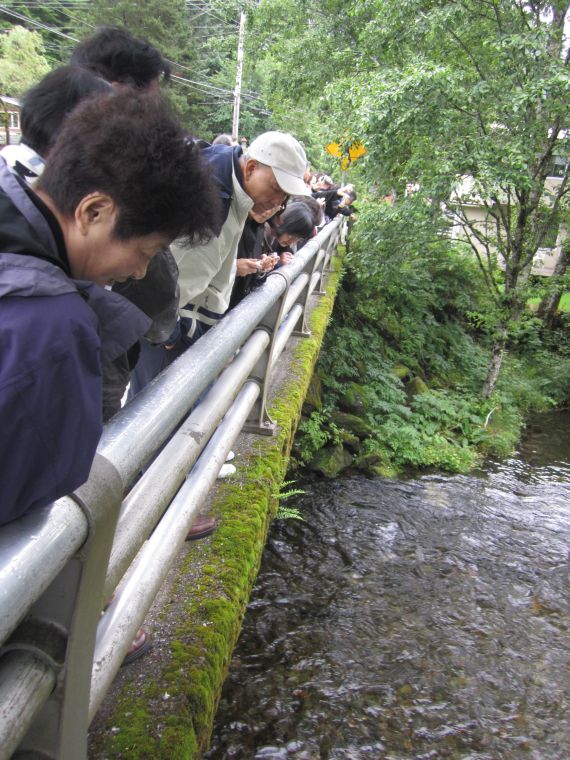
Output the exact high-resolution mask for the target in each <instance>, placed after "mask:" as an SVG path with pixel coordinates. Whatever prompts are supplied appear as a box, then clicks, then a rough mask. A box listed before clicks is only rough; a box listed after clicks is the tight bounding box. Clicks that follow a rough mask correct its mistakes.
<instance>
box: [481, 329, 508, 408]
mask: <svg viewBox="0 0 570 760" xmlns="http://www.w3.org/2000/svg"><path fill="white" fill-rule="evenodd" d="M506 343H507V327H506V325H500V326H499V328H498V330H497V337H496V338H495V344H494V346H493V356H492V358H491V363H490V364H489V369H488V370H487V377H486V378H485V382H484V383H483V397H484V398H489V396H490V395H491V394H492V393H493V391H494V390H495V386H496V385H497V380H498V379H499V372H500V371H501V365H502V363H503V356H504V355H505V346H506Z"/></svg>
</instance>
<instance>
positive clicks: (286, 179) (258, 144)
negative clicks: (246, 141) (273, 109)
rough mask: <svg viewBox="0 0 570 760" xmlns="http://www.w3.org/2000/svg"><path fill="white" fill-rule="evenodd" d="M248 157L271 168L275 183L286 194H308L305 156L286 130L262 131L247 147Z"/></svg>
mask: <svg viewBox="0 0 570 760" xmlns="http://www.w3.org/2000/svg"><path fill="white" fill-rule="evenodd" d="M247 155H248V157H249V158H253V159H255V160H256V161H259V163H260V164H266V165H267V166H270V167H271V168H272V169H273V174H275V179H276V180H277V184H278V185H279V187H280V188H281V189H282V190H283V192H285V193H287V195H310V194H311V191H310V190H309V189H308V188H307V186H306V185H305V182H304V181H303V176H304V174H305V169H306V168H307V156H306V154H305V151H304V150H303V148H302V146H301V144H300V143H299V142H298V140H296V139H295V138H294V137H293V135H290V134H288V133H287V132H264V133H263V134H262V135H259V137H256V138H255V140H254V141H253V142H252V143H251V145H250V146H249V148H248V149H247Z"/></svg>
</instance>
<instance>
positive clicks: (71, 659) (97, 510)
mask: <svg viewBox="0 0 570 760" xmlns="http://www.w3.org/2000/svg"><path fill="white" fill-rule="evenodd" d="M122 492H123V485H122V481H121V478H120V477H119V475H118V473H117V471H116V470H115V468H114V467H113V465H111V464H110V462H108V461H107V460H106V459H104V458H103V457H101V456H99V455H97V456H96V457H95V460H94V462H93V466H92V468H91V474H90V478H89V480H88V482H87V483H86V484H85V485H83V486H82V487H81V488H79V489H78V490H77V491H76V492H75V493H74V494H72V495H71V498H72V499H73V500H74V501H75V502H76V503H77V504H78V506H79V508H80V509H81V510H82V512H83V513H84V515H85V516H86V518H87V521H88V524H89V532H88V537H87V540H86V542H85V544H84V545H83V547H82V548H81V549H80V551H79V552H78V553H77V554H76V555H75V557H73V559H71V560H70V561H69V562H68V563H67V564H66V565H65V567H64V568H63V569H62V570H61V572H60V573H59V575H58V576H57V577H56V578H55V580H54V581H53V582H52V583H51V585H50V586H49V587H48V588H47V589H46V591H45V592H44V593H43V595H42V596H41V597H40V598H39V599H38V600H37V601H36V602H35V604H34V605H33V606H32V607H31V609H30V611H29V613H28V615H27V616H26V617H25V619H24V620H23V622H22V623H21V624H20V626H19V627H18V628H16V630H15V631H14V632H13V633H12V635H11V636H10V638H9V639H8V640H7V641H6V643H5V645H4V647H3V653H4V656H3V657H2V660H1V661H0V662H1V663H2V673H3V674H4V676H5V675H6V674H7V673H8V675H9V677H10V680H12V681H13V679H14V678H18V679H19V680H20V682H21V681H22V680H24V681H27V683H28V684H29V688H28V689H27V690H23V691H22V690H20V692H19V693H18V690H17V689H14V686H15V684H14V683H13V682H12V683H11V684H9V685H11V687H12V688H11V690H10V693H11V694H12V696H13V697H15V698H14V699H13V700H12V701H11V702H10V703H9V705H8V710H9V711H10V714H9V715H7V714H3V715H2V723H6V724H7V725H9V726H10V727H11V731H10V735H9V744H8V745H6V744H3V746H2V754H1V755H0V757H10V756H11V753H12V752H13V751H14V749H16V747H17V746H18V744H19V750H18V753H17V755H16V757H17V756H21V757H34V758H37V757H41V758H57V760H82V759H83V758H86V757H87V729H88V709H89V694H90V688H91V668H92V662H93V651H94V647H95V635H96V631H97V624H98V622H99V617H100V611H101V608H102V606H103V584H104V580H105V571H106V568H107V562H108V558H109V553H110V550H111V545H112V542H113V535H114V531H115V524H116V521H117V517H118V514H119V508H120V504H121V497H122ZM3 680H5V679H3ZM54 687H55V688H54ZM32 689H33V690H34V692H35V690H39V691H40V692H41V696H42V700H43V699H45V697H46V696H47V694H49V697H48V699H47V701H46V702H45V704H43V705H41V701H40V700H38V699H37V697H35V693H34V692H32ZM50 692H51V693H50ZM26 694H27V696H28V697H31V701H32V703H33V704H32V706H31V709H30V705H29V704H28V702H27V701H25V697H26ZM18 707H19V708H20V713H15V710H17V709H18ZM14 713H15V714H14ZM14 726H17V728H18V730H17V731H14V730H13V727H14ZM0 727H1V726H0ZM5 753H6V754H5Z"/></svg>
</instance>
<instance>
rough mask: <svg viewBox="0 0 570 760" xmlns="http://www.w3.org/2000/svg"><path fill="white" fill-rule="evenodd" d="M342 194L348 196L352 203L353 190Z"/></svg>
mask: <svg viewBox="0 0 570 760" xmlns="http://www.w3.org/2000/svg"><path fill="white" fill-rule="evenodd" d="M344 195H346V196H348V198H349V199H350V202H351V203H354V201H355V200H356V193H355V192H354V190H348V191H347V192H345V193H344Z"/></svg>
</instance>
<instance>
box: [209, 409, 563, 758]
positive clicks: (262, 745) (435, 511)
mask: <svg viewBox="0 0 570 760" xmlns="http://www.w3.org/2000/svg"><path fill="white" fill-rule="evenodd" d="M301 486H302V487H303V488H304V489H305V491H306V493H305V494H304V495H303V496H301V497H299V498H297V500H296V502H295V503H294V504H290V506H296V507H298V508H299V509H300V510H301V511H302V513H303V515H304V517H305V520H304V521H303V522H301V521H297V520H287V521H281V522H276V523H274V526H273V528H272V530H271V534H270V537H269V541H268V544H267V548H266V551H265V555H264V560H263V564H262V568H261V572H260V575H259V578H258V581H257V585H256V588H255V591H254V594H253V596H252V599H251V603H250V605H249V608H248V613H247V616H246V619H245V623H244V628H243V632H242V635H241V638H240V641H239V644H238V647H237V649H236V651H235V653H234V657H233V660H232V664H231V670H230V674H229V677H228V680H227V682H226V685H225V688H224V693H223V696H222V701H221V704H220V709H219V712H218V715H217V718H216V726H215V729H214V735H213V737H212V745H211V749H210V751H209V752H207V753H206V755H205V756H204V757H205V758H208V759H209V760H220V759H224V760H225V759H228V760H229V759H230V758H231V759H242V758H245V759H246V760H253V758H256V759H257V758H265V759H266V760H268V759H269V760H280V759H283V760H285V759H287V760H289V759H292V760H313V759H315V760H317V759H319V760H320V759H325V760H333V759H334V760H337V759H338V760H340V759H341V758H342V759H343V760H344V759H346V760H360V759H361V758H371V759H375V758H377V759H378V760H412V759H413V760H427V759H428V758H430V759H434V760H439V759H440V758H442V759H443V758H453V759H454V760H455V759H457V760H459V759H461V760H518V759H519V758H520V759H521V760H523V759H524V760H527V759H528V760H569V759H570V712H569V706H570V634H569V625H570V598H569V594H570V582H569V571H570V558H569V549H570V413H559V414H547V415H541V416H540V417H538V418H537V419H536V421H535V423H534V424H533V425H532V426H531V428H530V430H529V432H528V434H527V436H526V439H525V442H524V443H523V445H522V446H521V449H520V451H519V452H518V454H517V455H516V456H515V457H513V458H512V459H510V460H508V461H505V462H500V463H491V464H488V465H486V466H485V468H484V469H483V470H482V471H480V472H478V473H476V474H474V475H469V476H447V475H441V474H437V475H426V476H422V477H417V478H414V479H410V480H384V479H375V480H369V479H365V478H363V477H351V478H346V479H340V480H336V481H332V482H331V481H323V480H308V481H306V482H303V483H302V484H301Z"/></svg>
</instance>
